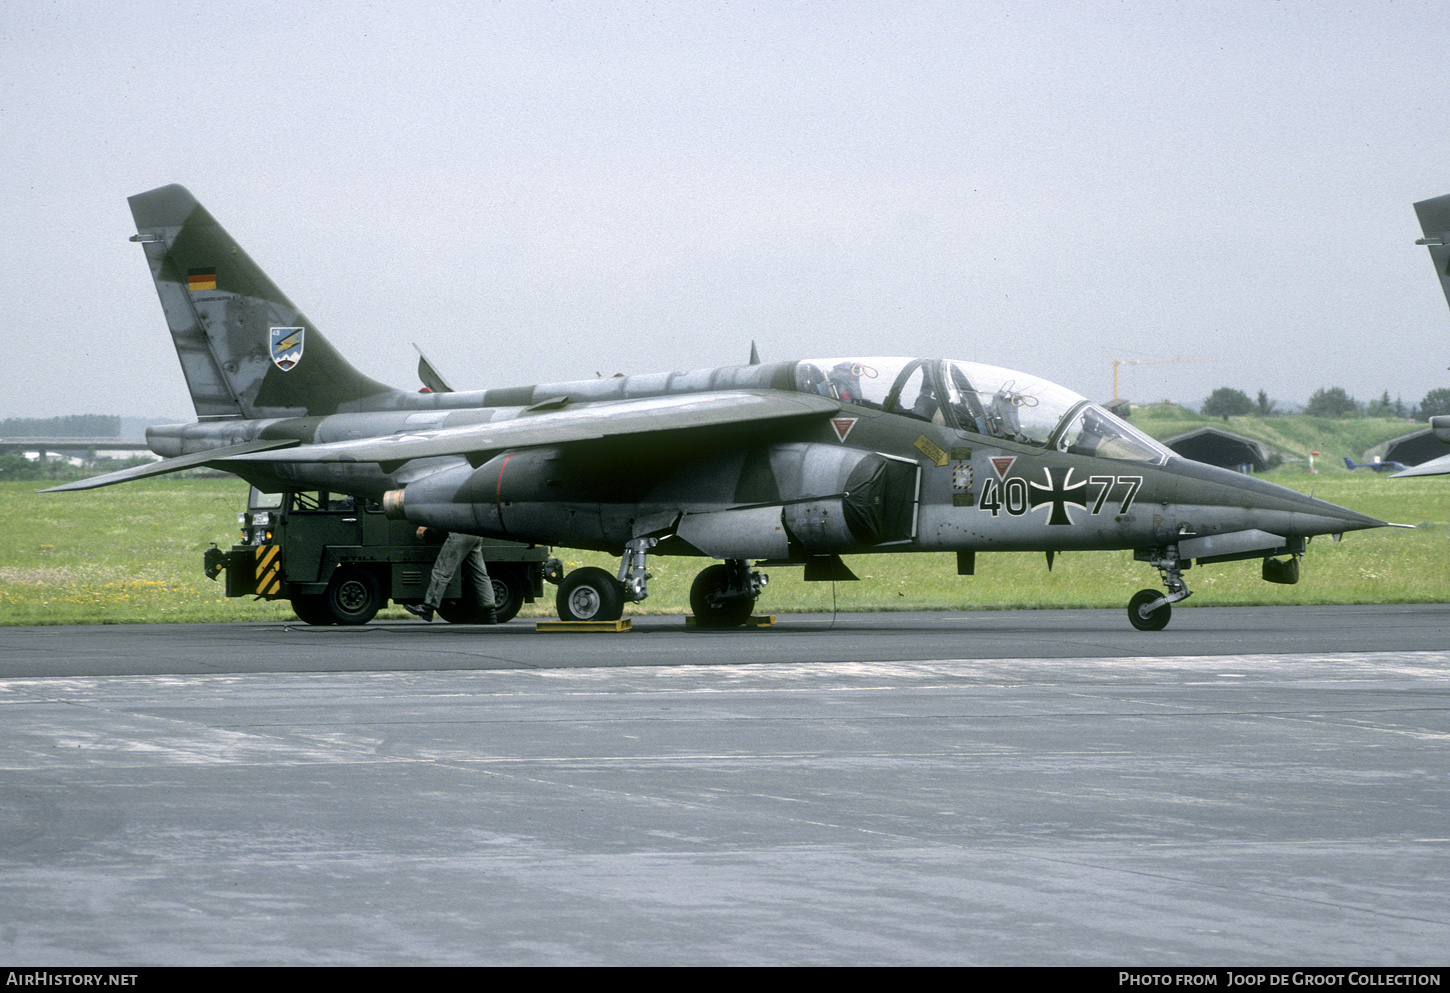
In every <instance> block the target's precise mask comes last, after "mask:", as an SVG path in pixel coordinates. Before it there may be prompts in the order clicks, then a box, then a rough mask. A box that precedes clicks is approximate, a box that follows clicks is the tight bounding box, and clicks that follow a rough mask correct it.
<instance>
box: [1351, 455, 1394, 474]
mask: <svg viewBox="0 0 1450 993" xmlns="http://www.w3.org/2000/svg"><path fill="white" fill-rule="evenodd" d="M1344 467H1345V468H1346V469H1348V470H1349V471H1350V472H1353V471H1354V470H1355V469H1372V470H1374V471H1375V472H1395V471H1397V470H1400V469H1404V468H1406V466H1405V464H1404V463H1403V462H1379V461H1375V462H1356V461H1354V459H1352V458H1350V457H1349V456H1348V455H1346V456H1345V457H1344Z"/></svg>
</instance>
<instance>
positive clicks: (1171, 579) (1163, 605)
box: [1128, 545, 1193, 631]
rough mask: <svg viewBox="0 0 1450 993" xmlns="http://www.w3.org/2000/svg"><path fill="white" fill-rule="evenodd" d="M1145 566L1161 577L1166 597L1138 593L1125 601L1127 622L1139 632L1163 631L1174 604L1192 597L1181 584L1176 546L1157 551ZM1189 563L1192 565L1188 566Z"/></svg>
mask: <svg viewBox="0 0 1450 993" xmlns="http://www.w3.org/2000/svg"><path fill="white" fill-rule="evenodd" d="M1148 564H1149V565H1151V566H1152V567H1153V568H1155V569H1157V570H1158V572H1159V574H1160V575H1161V576H1162V577H1163V585H1164V586H1166V587H1168V592H1167V593H1166V594H1161V593H1159V592H1158V591H1157V590H1139V591H1138V592H1137V593H1134V594H1133V599H1131V600H1129V601H1128V621H1129V623H1131V624H1132V625H1133V627H1135V628H1137V629H1138V630H1139V631H1162V630H1163V629H1164V628H1165V627H1167V626H1168V619H1169V618H1171V617H1172V616H1173V604H1175V603H1177V602H1178V601H1180V600H1187V599H1188V598H1189V597H1191V596H1192V595H1193V591H1192V590H1190V589H1189V588H1188V586H1187V584H1186V583H1184V582H1183V567H1182V566H1181V565H1180V563H1179V561H1178V546H1177V545H1170V546H1168V547H1167V548H1160V549H1158V550H1157V552H1155V553H1154V555H1153V556H1152V557H1151V558H1149V559H1148ZM1190 564H1192V563H1190Z"/></svg>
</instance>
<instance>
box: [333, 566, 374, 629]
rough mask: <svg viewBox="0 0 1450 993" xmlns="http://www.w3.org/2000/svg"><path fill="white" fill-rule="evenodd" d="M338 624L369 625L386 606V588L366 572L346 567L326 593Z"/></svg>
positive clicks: (334, 574)
mask: <svg viewBox="0 0 1450 993" xmlns="http://www.w3.org/2000/svg"><path fill="white" fill-rule="evenodd" d="M323 599H324V600H325V601H326V605H327V610H328V612H329V613H330V614H332V620H333V623H335V624H366V623H367V622H368V621H370V620H372V619H373V616H374V615H375V614H377V612H378V610H380V609H381V608H382V606H383V587H382V584H381V583H379V582H378V577H377V576H375V575H373V574H372V573H371V572H369V571H368V570H366V569H359V568H357V567H356V566H343V567H342V568H341V569H338V570H337V572H335V573H333V576H332V582H330V583H328V584H327V592H326V593H324V594H323Z"/></svg>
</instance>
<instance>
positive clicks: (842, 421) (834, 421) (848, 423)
mask: <svg viewBox="0 0 1450 993" xmlns="http://www.w3.org/2000/svg"><path fill="white" fill-rule="evenodd" d="M855 426H856V418H854V417H833V418H831V427H833V428H834V429H835V431H836V437H837V438H839V439H840V440H841V441H845V440H846V435H848V434H850V433H851V429H852V428H854V427H855Z"/></svg>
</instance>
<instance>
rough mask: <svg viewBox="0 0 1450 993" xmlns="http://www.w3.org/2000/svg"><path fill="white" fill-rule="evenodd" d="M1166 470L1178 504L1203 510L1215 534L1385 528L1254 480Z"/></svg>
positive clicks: (1191, 468) (1197, 468)
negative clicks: (1246, 530)
mask: <svg viewBox="0 0 1450 993" xmlns="http://www.w3.org/2000/svg"><path fill="white" fill-rule="evenodd" d="M1165 468H1166V469H1167V470H1168V471H1169V472H1171V473H1172V474H1173V475H1174V476H1175V477H1176V478H1177V481H1178V494H1179V501H1178V502H1180V503H1182V504H1187V505H1197V506H1199V507H1202V508H1204V513H1205V514H1206V515H1207V519H1206V520H1205V521H1204V523H1205V525H1207V526H1208V527H1211V528H1213V529H1214V530H1222V529H1231V528H1237V527H1253V528H1258V529H1260V530H1263V531H1269V532H1271V533H1273V534H1278V535H1283V536H1285V537H1290V536H1293V537H1300V538H1308V537H1311V536H1313V535H1316V534H1341V533H1343V532H1345V531H1364V530H1367V529H1369V528H1382V527H1386V526H1387V525H1386V523H1385V522H1384V521H1381V520H1379V519H1378V518H1374V517H1370V516H1369V515H1367V514H1361V513H1359V512H1358V511H1354V510H1350V509H1348V508H1346V507H1340V506H1337V505H1336V504H1332V503H1329V502H1328V501H1327V500H1317V499H1315V498H1314V497H1311V496H1306V495H1304V494H1303V493H1300V492H1298V491H1296V490H1291V489H1289V488H1288V487H1287V486H1279V485H1277V484H1275V483H1269V482H1265V481H1264V480H1262V479H1256V478H1254V477H1253V476H1246V475H1244V474H1243V473H1239V472H1232V471H1230V470H1228V469H1220V468H1218V467H1217V466H1211V465H1204V464H1203V463H1202V462H1193V461H1191V460H1189V459H1172V460H1171V461H1170V462H1169V463H1168V465H1167V466H1165Z"/></svg>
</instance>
